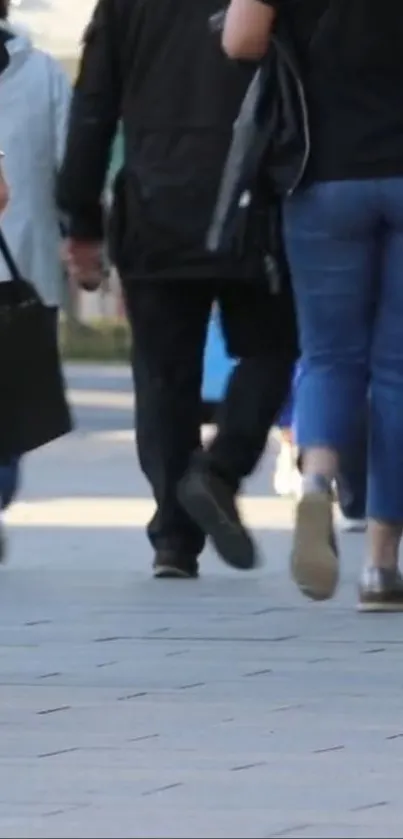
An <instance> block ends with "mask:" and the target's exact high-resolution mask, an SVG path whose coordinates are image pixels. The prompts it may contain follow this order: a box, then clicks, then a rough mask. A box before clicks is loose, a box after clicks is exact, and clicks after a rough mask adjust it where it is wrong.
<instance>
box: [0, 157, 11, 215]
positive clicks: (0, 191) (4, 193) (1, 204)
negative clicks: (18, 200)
mask: <svg viewBox="0 0 403 839" xmlns="http://www.w3.org/2000/svg"><path fill="white" fill-rule="evenodd" d="M9 197H10V195H9V191H8V186H7V184H6V181H5V178H4V173H3V167H2V166H1V165H0V213H2V212H3V210H5V209H6V207H7V204H8V199H9Z"/></svg>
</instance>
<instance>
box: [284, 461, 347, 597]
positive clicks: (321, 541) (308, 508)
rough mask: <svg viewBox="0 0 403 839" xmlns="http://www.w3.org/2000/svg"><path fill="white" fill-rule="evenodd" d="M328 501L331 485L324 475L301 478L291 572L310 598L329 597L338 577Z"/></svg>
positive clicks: (331, 514) (329, 502) (335, 548)
mask: <svg viewBox="0 0 403 839" xmlns="http://www.w3.org/2000/svg"><path fill="white" fill-rule="evenodd" d="M332 502H333V498H332V490H331V485H330V483H329V482H328V481H327V480H326V479H325V478H323V477H322V476H320V475H318V476H316V475H315V476H307V477H305V478H304V480H303V486H302V495H301V498H300V500H299V502H298V505H297V513H296V524H295V531H294V546H293V551H292V555H291V572H292V575H293V577H294V580H295V582H296V583H297V585H298V587H299V588H300V590H301V592H302V593H303V594H304V595H306V597H310V598H311V600H328V599H329V598H331V597H333V594H334V593H335V590H336V588H337V584H338V581H339V557H338V550H337V544H336V537H335V532H334V526H333V503H332Z"/></svg>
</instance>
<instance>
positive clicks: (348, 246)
mask: <svg viewBox="0 0 403 839" xmlns="http://www.w3.org/2000/svg"><path fill="white" fill-rule="evenodd" d="M284 225H285V237H286V246H287V254H288V259H289V262H290V267H291V274H292V277H293V284H294V291H295V296H296V304H297V313H298V320H299V327H300V339H301V347H302V362H303V365H304V375H303V376H302V378H301V381H300V382H299V386H298V390H297V413H298V437H299V442H300V444H301V447H302V448H304V449H306V448H310V447H312V446H323V447H328V448H331V449H334V450H336V451H338V452H339V453H340V454H341V456H342V457H343V455H345V453H346V452H347V451H348V450H349V448H350V447H351V446H352V445H353V443H354V440H356V439H357V438H358V434H359V428H358V425H359V423H360V422H361V421H362V417H363V415H364V411H365V410H366V409H367V399H368V389H369V394H370V402H369V417H370V421H369V435H368V487H367V513H368V515H369V516H370V517H372V518H375V519H379V520H380V521H388V522H396V523H397V522H399V523H400V522H403V178H391V179H379V180H374V181H372V180H371V181H340V182H332V183H320V184H315V185H314V186H312V187H310V188H307V189H305V190H301V191H300V192H299V193H297V194H296V195H295V196H293V197H292V198H291V199H289V200H288V201H287V202H286V204H285V209H284Z"/></svg>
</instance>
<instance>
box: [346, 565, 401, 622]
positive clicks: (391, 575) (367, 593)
mask: <svg viewBox="0 0 403 839" xmlns="http://www.w3.org/2000/svg"><path fill="white" fill-rule="evenodd" d="M357 608H358V610H359V611H360V612H402V611H403V577H402V575H401V573H400V571H399V570H398V569H396V570H389V569H387V568H365V569H364V571H363V574H362V577H361V581H360V583H359V587H358V605H357Z"/></svg>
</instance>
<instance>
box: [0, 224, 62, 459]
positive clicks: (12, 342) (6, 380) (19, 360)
mask: <svg viewBox="0 0 403 839" xmlns="http://www.w3.org/2000/svg"><path fill="white" fill-rule="evenodd" d="M0 253H1V255H2V256H3V259H4V261H5V263H6V265H7V267H8V269H9V272H10V276H11V281H9V282H0V459H1V458H8V457H10V456H13V455H22V454H25V452H29V451H32V450H33V449H37V448H39V447H40V446H43V445H45V444H46V443H50V442H51V441H52V440H56V439H57V438H59V437H62V436H63V435H64V434H67V433H68V432H69V431H71V429H72V421H71V416H70V411H69V407H68V404H67V400H66V395H65V387H64V381H63V374H62V369H61V363H60V357H59V349H58V337H57V324H56V318H54V317H53V311H52V310H51V309H49V308H48V307H47V306H45V305H44V304H43V303H42V301H41V299H40V297H39V295H38V294H37V292H36V291H35V289H34V287H33V286H32V284H31V283H30V282H29V281H28V280H25V279H24V278H23V277H22V276H21V274H20V271H19V269H18V267H17V265H16V263H15V261H14V259H13V257H12V255H11V252H10V249H9V247H8V244H7V242H6V240H5V238H4V234H3V233H2V232H1V230H0Z"/></svg>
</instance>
